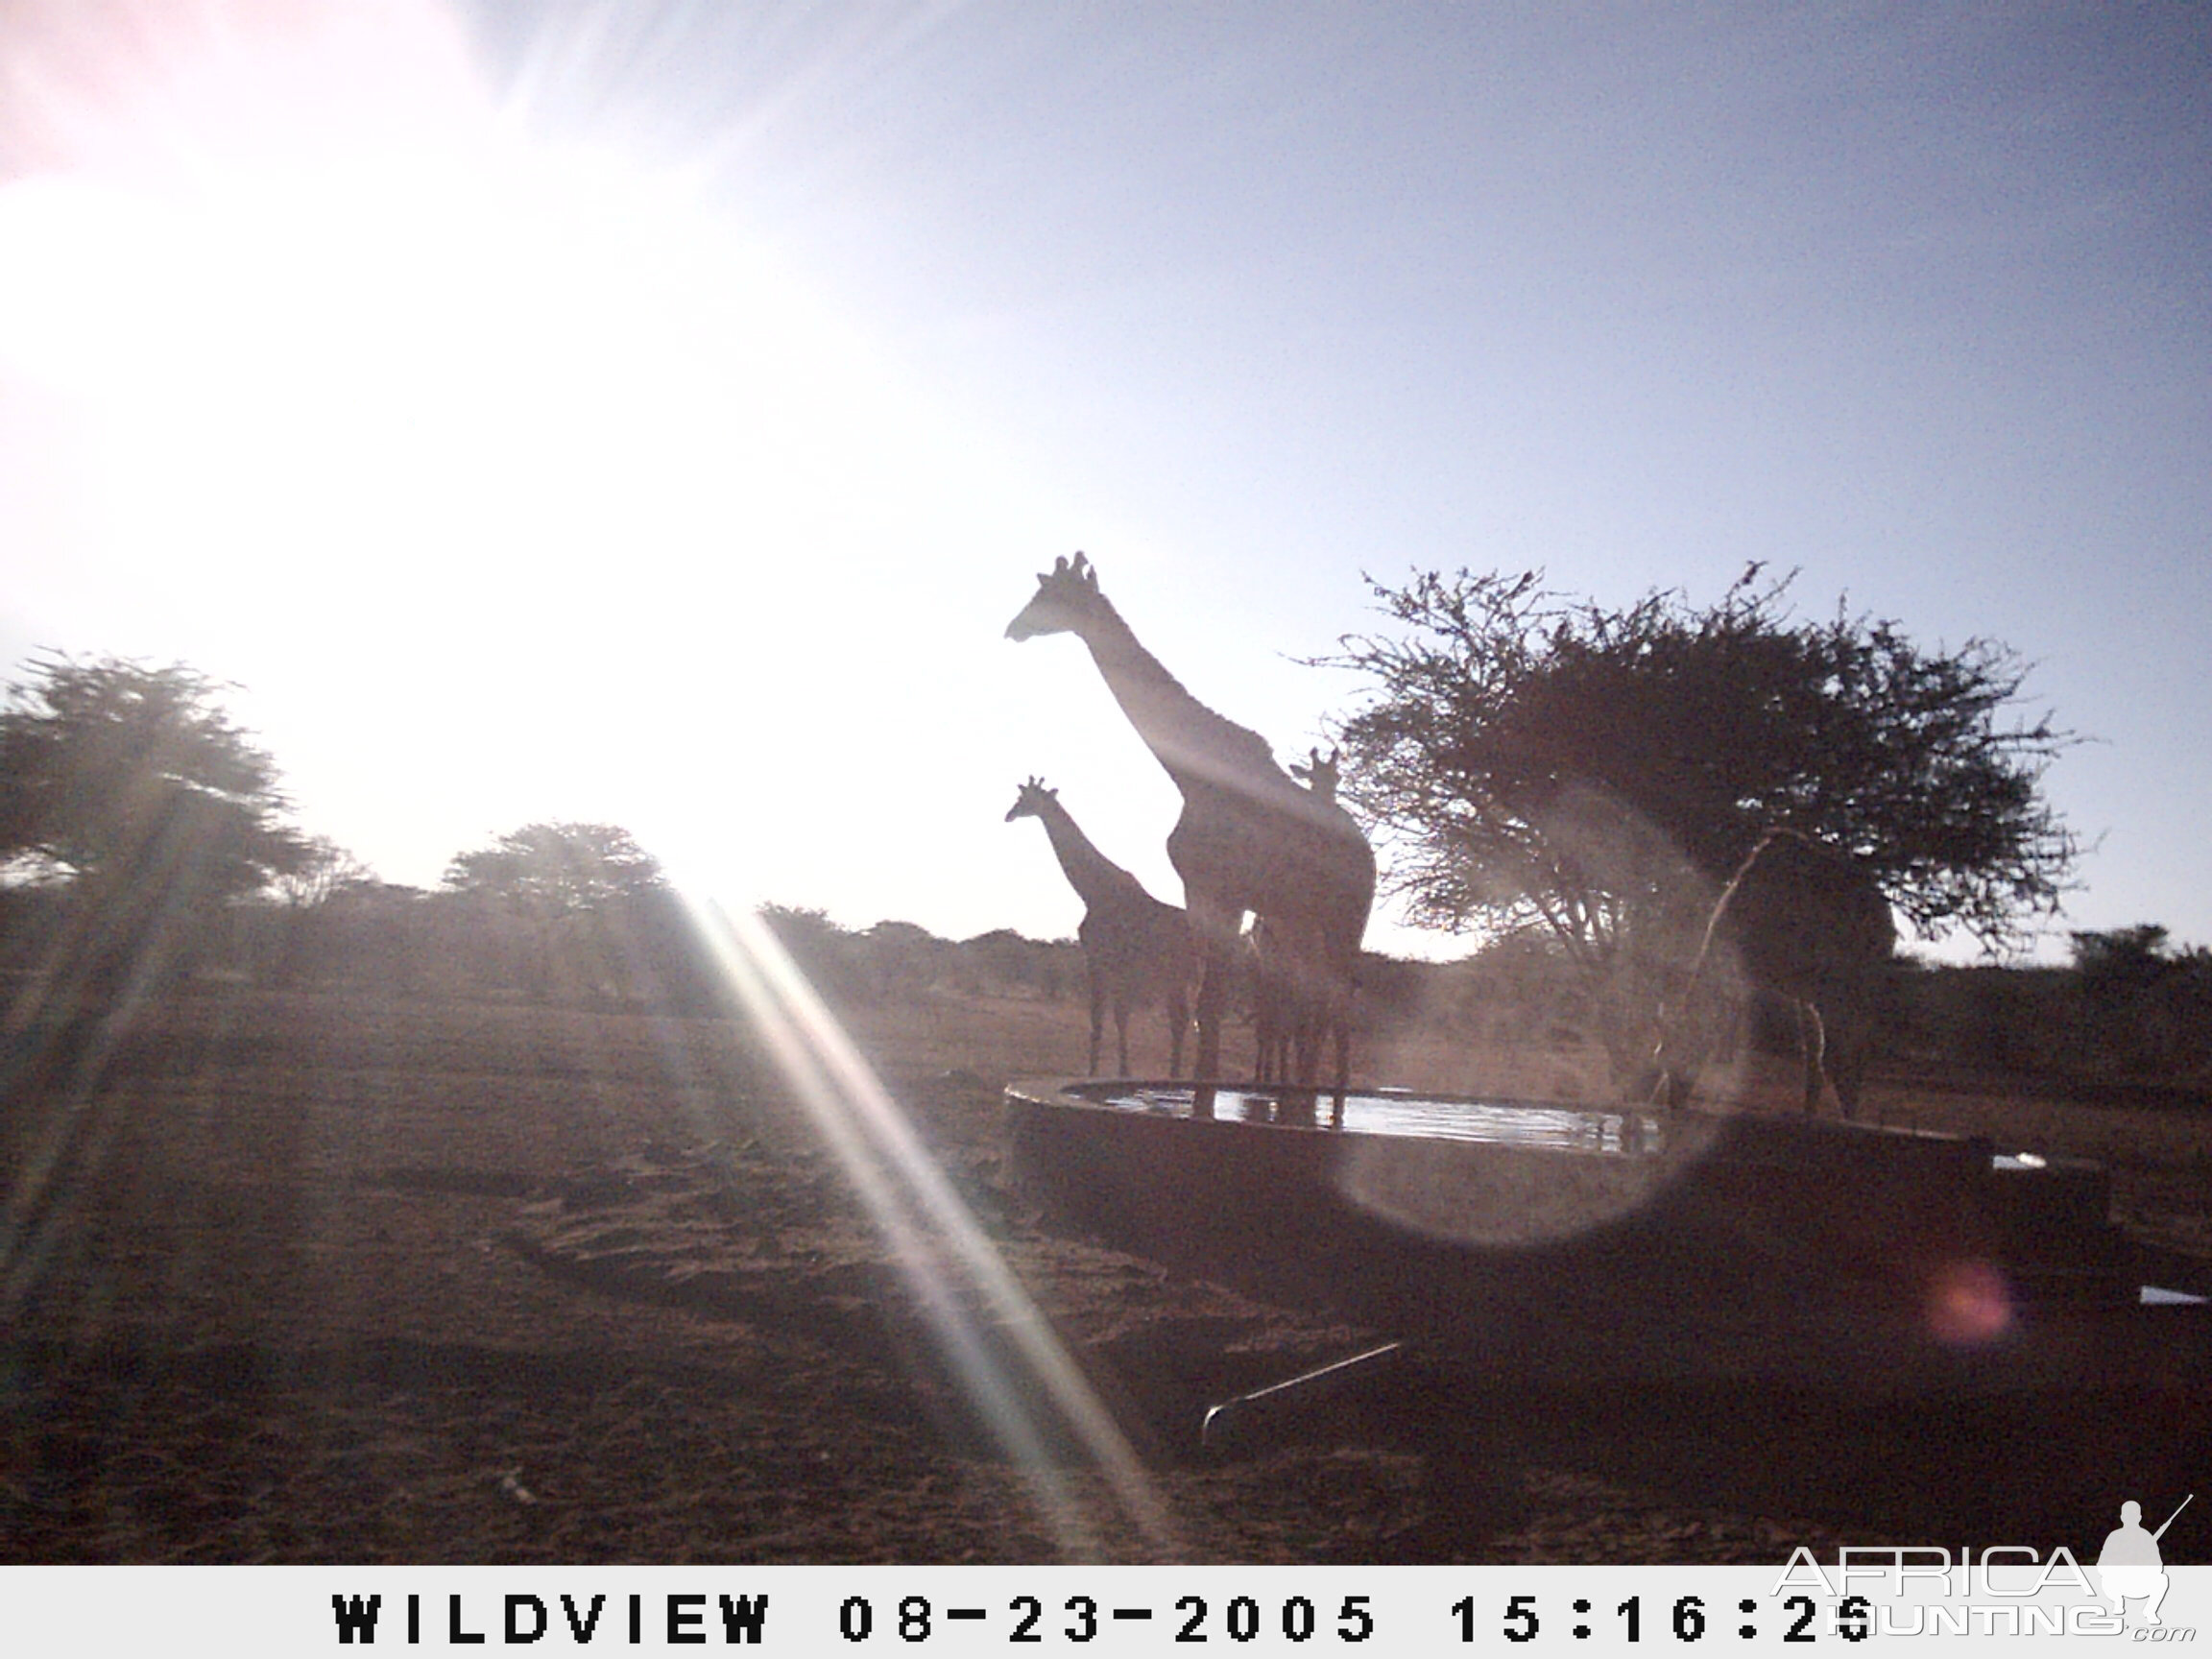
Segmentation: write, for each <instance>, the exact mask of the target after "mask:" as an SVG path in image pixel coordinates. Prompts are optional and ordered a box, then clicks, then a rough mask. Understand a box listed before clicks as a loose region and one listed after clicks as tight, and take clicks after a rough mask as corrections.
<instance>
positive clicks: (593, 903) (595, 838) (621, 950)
mask: <svg viewBox="0 0 2212 1659" xmlns="http://www.w3.org/2000/svg"><path fill="white" fill-rule="evenodd" d="M445 886H446V888H447V890H448V891H449V892H451V893H454V894H457V895H460V896H462V897H464V898H473V899H477V900H480V901H483V902H489V903H490V904H492V905H493V906H495V912H496V914H497V915H498V916H499V918H500V920H499V925H498V926H496V927H495V928H494V932H495V933H497V934H502V935H504V936H505V943H506V946H507V950H506V952H505V953H506V954H507V955H508V956H509V957H510V958H511V962H510V966H509V968H508V969H507V970H506V971H507V972H508V973H511V974H513V975H514V976H515V977H516V978H517V979H518V980H519V981H520V983H521V984H522V986H523V987H524V989H525V990H527V991H528V992H529V994H530V995H531V996H532V997H534V998H541V999H542V998H546V997H550V996H552V995H553V994H554V993H555V992H556V991H564V992H565V993H568V994H572V995H586V996H597V995H602V994H605V993H607V992H608V991H609V990H610V988H611V987H613V986H616V985H618V984H620V983H622V982H623V981H624V980H625V979H626V978H627V977H630V976H631V975H629V974H626V972H625V970H624V966H623V964H624V961H625V959H626V958H628V957H630V956H633V955H635V954H636V949H637V931H638V928H639V926H640V925H641V924H642V925H644V926H648V927H651V928H661V929H664V928H665V927H666V926H668V925H669V923H670V920H671V918H672V917H673V915H674V912H675V909H676V906H675V905H674V902H673V900H674V896H673V894H672V893H671V892H670V891H669V888H668V884H667V881H666V879H665V878H663V876H662V875H661V864H660V861H659V860H658V859H656V858H655V857H654V856H653V855H652V854H650V853H648V852H646V851H645V850H644V849H643V848H642V847H640V846H638V845H637V840H636V839H635V838H634V837H633V836H632V835H631V833H630V831H629V830H627V829H622V828H620V827H619V826H617V825H613V824H573V823H558V824H548V823H539V824H525V825H523V826H522V828H521V829H516V830H513V831H511V832H509V833H508V834H505V835H502V836H500V837H499V838H498V839H497V840H496V841H494V842H493V844H492V845H491V846H489V847H480V848H477V849H476V850H474V851H472V852H468V853H462V854H456V855H455V856H454V858H453V860H452V862H451V863H449V864H447V865H446V867H445ZM482 943H485V941H479V944H482Z"/></svg>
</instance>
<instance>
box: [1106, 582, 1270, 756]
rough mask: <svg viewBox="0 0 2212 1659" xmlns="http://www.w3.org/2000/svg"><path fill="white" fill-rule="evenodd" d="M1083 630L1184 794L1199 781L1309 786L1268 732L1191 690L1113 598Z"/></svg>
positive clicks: (1124, 707) (1134, 721)
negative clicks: (1285, 762)
mask: <svg viewBox="0 0 2212 1659" xmlns="http://www.w3.org/2000/svg"><path fill="white" fill-rule="evenodd" d="M1077 633H1078V634H1079V636H1080V637H1081V638H1082V640H1083V643H1084V644H1086V645H1088V646H1089V647H1090V648H1091V660H1092V661H1094V662H1095V663H1096V664H1097V665H1098V672H1099V674H1100V675H1101V676H1102V677H1103V678H1104V679H1105V681H1106V685H1107V688H1108V689H1109V690H1111V691H1112V692H1113V693H1114V700H1115V701H1116V702H1117V703H1118V704H1120V705H1121V712H1122V713H1123V714H1125V715H1127V716H1128V717H1129V724H1130V725H1132V726H1134V727H1135V728H1136V729H1137V734H1138V736H1140V737H1142V739H1143V740H1144V745H1145V747H1146V748H1148V749H1150V750H1151V751H1152V753H1153V755H1154V757H1156V758H1157V759H1158V760H1159V762H1160V764H1161V765H1162V766H1164V767H1166V770H1167V776H1168V777H1169V778H1171V779H1173V780H1174V781H1175V783H1176V786H1177V787H1178V788H1181V789H1183V790H1184V792H1185V793H1186V794H1188V793H1189V792H1190V785H1191V784H1193V783H1196V784H1200V785H1204V784H1214V785H1230V786H1236V787H1238V788H1240V790H1242V791H1243V792H1246V793H1249V792H1252V791H1253V790H1255V789H1259V790H1262V791H1279V790H1292V791H1296V792H1297V793H1298V794H1300V795H1303V794H1304V791H1303V790H1300V789H1299V788H1298V785H1297V784H1295V783H1293V782H1292V781H1290V779H1289V778H1288V776H1287V775H1286V774H1285V773H1284V772H1283V770H1282V769H1281V768H1280V767H1278V766H1277V765H1276V764H1275V757H1274V754H1273V752H1272V751H1271V750H1270V749H1269V748H1268V747H1267V742H1266V739H1265V738H1263V737H1262V736H1261V735H1260V734H1259V733H1257V732H1252V731H1248V730H1247V729H1246V728H1244V727H1242V726H1239V725H1238V724H1237V723H1236V722H1235V721H1233V720H1227V719H1224V718H1222V716H1220V715H1218V714H1216V713H1214V710H1213V709H1209V708H1207V707H1206V705H1205V704H1203V703H1201V702H1199V701H1198V699H1197V698H1195V697H1193V696H1191V695H1190V692H1189V691H1188V690H1186V689H1185V688H1184V686H1183V683H1182V682H1181V681H1179V680H1177V679H1176V678H1175V676H1174V675H1172V674H1170V673H1168V672H1167V670H1166V668H1165V667H1163V666H1162V665H1161V662H1160V660H1159V659H1158V658H1157V657H1155V656H1153V655H1152V653H1151V652H1149V651H1147V650H1145V649H1144V647H1143V646H1142V644H1140V643H1139V642H1138V639H1137V636H1136V635H1135V634H1133V633H1131V632H1130V629H1129V624H1128V623H1126V622H1124V621H1122V620H1121V615H1120V613H1119V612H1118V611H1116V610H1115V609H1114V607H1113V606H1112V605H1111V604H1108V603H1106V602H1105V601H1103V600H1101V601H1100V604H1099V609H1098V612H1097V613H1095V614H1094V615H1092V616H1090V617H1088V618H1086V620H1085V622H1084V624H1083V626H1082V627H1081V628H1080V629H1078V630H1077Z"/></svg>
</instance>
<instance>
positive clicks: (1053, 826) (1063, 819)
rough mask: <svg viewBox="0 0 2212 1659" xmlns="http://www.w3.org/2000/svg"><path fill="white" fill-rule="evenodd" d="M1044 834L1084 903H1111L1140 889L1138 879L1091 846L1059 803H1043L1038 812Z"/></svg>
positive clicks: (1089, 839) (1092, 904)
mask: <svg viewBox="0 0 2212 1659" xmlns="http://www.w3.org/2000/svg"><path fill="white" fill-rule="evenodd" d="M1038 817H1039V818H1040V819H1041V820H1043V822H1044V825H1045V833H1046V835H1047V836H1048V837H1049V838H1050V839H1051V842H1052V852H1053V854H1054V856H1056V857H1057V858H1058V859H1059V860H1060V868H1061V870H1062V872H1063V873H1064V874H1065V875H1066V876H1067V878H1068V885H1069V886H1070V887H1072V888H1074V889H1075V892H1076V895H1077V896H1078V897H1079V898H1080V899H1081V900H1082V901H1083V902H1084V903H1085V904H1086V905H1089V906H1093V907H1096V906H1098V905H1101V904H1112V903H1113V902H1115V900H1116V899H1117V898H1121V899H1126V898H1127V897H1128V896H1129V894H1130V893H1131V892H1142V887H1141V886H1140V884H1139V882H1138V880H1137V878H1136V877H1134V876H1132V875H1130V874H1129V872H1128V871H1126V870H1124V869H1122V868H1121V866H1120V865H1118V864H1117V863H1115V862H1114V861H1113V860H1112V859H1110V858H1108V857H1107V856H1106V854H1103V853H1101V852H1099V851H1098V849H1097V848H1095V847H1094V846H1092V845H1091V838H1090V837H1089V836H1088V835H1086V834H1084V833H1083V831H1082V830H1081V829H1077V828H1076V826H1075V820H1074V819H1072V818H1070V816H1069V815H1068V808H1067V807H1065V806H1063V805H1060V803H1059V802H1057V801H1053V802H1049V803H1047V804H1046V807H1045V809H1044V810H1043V811H1041V812H1040V813H1038Z"/></svg>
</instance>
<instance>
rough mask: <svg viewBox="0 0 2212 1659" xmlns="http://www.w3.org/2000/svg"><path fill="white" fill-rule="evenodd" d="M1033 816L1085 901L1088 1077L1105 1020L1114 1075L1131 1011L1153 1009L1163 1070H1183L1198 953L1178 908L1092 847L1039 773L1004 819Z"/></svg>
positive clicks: (1124, 1070) (1122, 1060)
mask: <svg viewBox="0 0 2212 1659" xmlns="http://www.w3.org/2000/svg"><path fill="white" fill-rule="evenodd" d="M1017 818H1035V819H1037V820H1038V821H1039V822H1040V823H1042V824H1043V825H1044V826H1045V834H1046V838H1047V839H1048V840H1050V842H1051V843H1052V852H1053V854H1054V855H1055V856H1056V857H1057V858H1058V859H1059V860H1060V869H1061V872H1062V873H1063V874H1064V875H1066V877H1067V878H1068V884H1069V885H1070V887H1072V888H1074V889H1075V893H1076V896H1077V897H1078V898H1080V899H1081V900H1082V901H1083V906H1084V908H1083V921H1082V924H1081V926H1078V927H1077V928H1076V929H1075V937H1076V940H1077V942H1078V943H1080V944H1081V945H1082V947H1083V967H1084V972H1085V974H1086V975H1087V976H1088V978H1089V980H1090V987H1091V1062H1090V1070H1091V1075H1093V1076H1094V1077H1095V1076H1096V1075H1097V1074H1098V1049H1099V1046H1100V1045H1101V1042H1102V1040H1103V1037H1104V1031H1105V1020H1106V1016H1107V1014H1108V1013H1109V1012H1111V1013H1112V1015H1113V1017H1114V1037H1115V1044H1116V1058H1117V1061H1118V1065H1119V1068H1120V1070H1119V1073H1118V1074H1119V1075H1120V1076H1123V1077H1127V1076H1129V1075H1131V1072H1130V1070H1129V1021H1130V1017H1131V1016H1132V1015H1134V1014H1136V1013H1139V1012H1140V1011H1142V1010H1143V1009H1146V1008H1153V1007H1158V1008H1161V1009H1163V1010H1164V1011H1165V1012H1166V1019H1167V1075H1168V1076H1169V1077H1175V1076H1179V1075H1180V1074H1181V1072H1182V1070H1183V1035H1184V1032H1185V1031H1186V1030H1188V1029H1189V1027H1190V982H1191V980H1192V978H1193V977H1194V976H1195V974H1196V969H1197V953H1196V950H1195V948H1194V946H1193V945H1192V943H1191V938H1190V922H1189V920H1188V919H1187V918H1186V917H1185V916H1184V914H1183V912H1182V911H1181V910H1179V909H1177V908H1176V907H1175V906H1174V905H1172V904H1166V903H1163V902H1161V901H1159V900H1157V899H1155V898H1153V897H1152V895H1151V894H1149V893H1147V892H1146V891H1145V890H1144V885H1143V883H1142V882H1141V881H1139V880H1138V879H1137V878H1136V877H1134V876H1132V875H1131V874H1130V873H1129V872H1128V871H1126V870H1124V869H1122V868H1121V867H1120V866H1119V865H1118V864H1116V863H1114V862H1113V861H1112V860H1111V859H1109V858H1108V857H1107V856H1106V855H1105V854H1103V853H1100V852H1099V851H1098V849H1097V848H1096V847H1094V846H1093V845H1092V843H1091V838H1090V837H1089V836H1087V835H1085V834H1084V833H1083V831H1082V829H1080V828H1078V827H1077V825H1076V823H1075V820H1074V818H1073V817H1071V816H1070V814H1069V811H1068V808H1067V807H1065V806H1063V805H1060V795H1059V792H1058V791H1057V790H1054V789H1047V788H1046V787H1045V785H1044V783H1043V781H1041V780H1039V779H1035V778H1032V779H1030V780H1029V781H1028V782H1026V783H1024V784H1022V789H1021V793H1020V794H1019V795H1017V796H1016V797H1015V801H1014V805H1012V806H1011V807H1010V808H1008V810H1007V813H1006V822H1007V823H1009V824H1011V823H1013V822H1014V820H1015V819H1017Z"/></svg>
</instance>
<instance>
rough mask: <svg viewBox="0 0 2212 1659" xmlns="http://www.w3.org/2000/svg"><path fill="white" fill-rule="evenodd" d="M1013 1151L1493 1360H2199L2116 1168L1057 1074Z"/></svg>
mask: <svg viewBox="0 0 2212 1659" xmlns="http://www.w3.org/2000/svg"><path fill="white" fill-rule="evenodd" d="M1006 1094H1007V1104H1008V1112H1009V1117H1010V1128H1011V1133H1012V1139H1013V1144H1014V1150H1015V1156H1016V1163H1017V1167H1018V1168H1019V1169H1020V1170H1021V1172H1022V1177H1023V1179H1024V1180H1025V1182H1026V1183H1027V1184H1028V1185H1029V1186H1030V1187H1031V1189H1032V1190H1034V1191H1035V1192H1036V1193H1037V1194H1038V1195H1039V1196H1040V1197H1041V1198H1042V1199H1043V1200H1044V1201H1045V1202H1046V1204H1047V1205H1048V1206H1049V1207H1050V1208H1051V1209H1053V1210H1054V1211H1056V1212H1057V1213H1058V1214H1061V1215H1062V1216H1064V1217H1066V1218H1067V1219H1068V1220H1070V1221H1071V1222H1072V1223H1074V1224H1075V1225H1077V1226H1080V1227H1082V1228H1084V1229H1085V1230H1088V1231H1090V1232H1093V1233H1095V1234H1097V1235H1099V1236H1100V1237H1102V1238H1105V1239H1107V1240H1108V1241H1109V1242H1111V1243H1114V1244H1116V1245H1118V1246H1119V1247H1121V1248H1124V1249H1127V1250H1130V1251H1132V1252H1134V1253H1137V1254H1141V1255H1144V1256H1147V1257H1150V1258H1152V1259H1154V1260H1157V1261H1160V1262H1166V1263H1167V1264H1169V1265H1171V1266H1174V1267H1176V1268H1178V1269H1180V1270H1183V1271H1187V1272H1190V1273H1193V1274H1197V1275H1200V1276H1204V1277H1210V1278H1214V1279H1217V1280H1220V1281H1222V1282H1225V1283H1229V1284H1233V1285H1236V1286H1239V1287H1241V1288H1244V1289H1246V1290H1248V1291H1250V1292H1253V1293H1255V1294H1259V1295H1262V1296H1263V1297H1266V1298H1269V1299H1272V1300H1276V1301H1279V1302H1283V1303H1286V1304H1287V1305H1291V1306H1297V1307H1303V1308H1309V1309H1313V1310H1321V1311H1326V1312H1329V1313H1332V1314H1334V1315H1336V1316H1340V1317H1343V1318H1345V1319H1348V1320H1351V1321H1353V1322H1355V1323H1358V1324H1360V1325H1364V1326H1367V1327H1370V1328H1372V1329H1374V1330H1377V1331H1379V1332H1382V1333H1384V1334H1389V1335H1392V1336H1402V1337H1408V1338H1411V1339H1414V1340H1416V1341H1418V1342H1419V1343H1421V1344H1422V1345H1423V1346H1424V1347H1425V1348H1427V1349H1429V1350H1431V1352H1436V1353H1441V1354H1445V1355H1449V1356H1450V1357H1452V1358H1455V1360H1458V1361H1461V1362H1464V1363H1467V1364H1470V1365H1474V1366H1476V1367H1478V1368H1479V1369H1483V1370H1490V1371H1497V1372H1501V1373H1510V1374H1513V1375H1516V1376H1527V1375H1532V1374H1533V1375H1551V1376H1559V1377H1572V1378H1575V1379H1577V1380H1584V1381H1588V1380H1596V1379H1605V1378H1612V1377H1621V1376H1637V1375H1651V1376H1663V1377H1668V1378H1675V1379H1685V1378H1689V1379H1720V1378H1748V1377H1761V1378H1768V1379H1774V1380H1784V1381H1793V1382H1805V1383H1819V1384H1823V1385H1833V1386H1841V1387H1845V1388H1849V1389H1854V1390H1863V1391H1868V1392H1876V1393H1887V1392H1898V1391H1906V1392H1912V1391H1925V1390H1970V1391H1979V1390H1984V1389H1998V1390H2010V1389H2017V1388H2037V1387H2056V1386H2078V1385H2084V1384H2096V1383H2105V1382H2110V1381H2114V1380H2116V1379H2118V1380H2138V1379H2140V1378H2142V1377H2147V1376H2164V1375H2166V1374H2168V1373H2171V1372H2175V1371H2176V1368H2177V1367H2178V1368H2179V1369H2180V1370H2182V1371H2186V1372H2188V1373H2189V1374H2190V1375H2191V1376H2200V1375H2201V1374H2202V1373H2203V1372H2204V1371H2205V1370H2206V1369H2207V1364H2208V1361H2212V1343H2208V1341H2207V1327H2206V1318H2205V1310H2204V1309H2202V1308H2201V1307H2199V1306H2194V1305H2191V1306H2181V1307H2160V1308H2155V1309H2153V1308H2146V1307H2145V1306H2143V1305H2142V1300H2141V1292H2140V1289H2139V1272H2138V1269H2139V1263H2138V1262H2137V1261H2136V1259H2135V1256H2134V1254H2133V1252H2132V1250H2131V1247H2130V1246H2129V1245H2128V1241H2127V1240H2126V1239H2125V1238H2123V1237H2122V1235H2120V1233H2119V1232H2118V1231H2117V1230H2116V1229H2114V1228H2113V1227H2112V1226H2111V1225H2110V1224H2109V1222H2108V1220H2107V1216H2106V1209H2107V1200H2108V1189H2107V1185H2106V1182H2105V1178H2104V1171H2103V1169H2102V1168H2100V1167H2099V1166H2094V1165H2089V1164H2083V1163H2079V1162H2074V1163H2069V1162H2065V1161H2058V1160H2044V1159H2036V1158H2032V1157H2023V1156H2020V1155H2016V1154H2010V1153H2007V1152H2003V1151H2000V1150H1998V1149H1996V1148H1994V1147H1992V1146H1991V1144H1990V1143H1989V1142H1986V1141H1982V1140H1977V1139H1969V1138H1963V1137H1957V1136H1944V1135H1930V1134H1921V1133H1915V1132H1910V1131H1904V1130H1894V1129H1881V1128H1873V1127H1868V1126H1863V1125H1856V1124H1845V1123H1837V1122H1831V1121H1825V1120H1813V1119H1805V1118H1754V1117H1723V1116H1712V1115H1706V1114H1698V1113H1689V1112H1679V1113H1664V1112H1656V1113H1655V1112H1644V1111H1636V1110H1625V1111H1624V1110H1623V1109H1621V1108H1604V1107H1592V1106H1583V1105H1575V1104H1545V1103H1535V1102H1525V1101H1511V1100H1498V1099H1476V1098H1462V1097H1450V1096H1417V1095H1413V1094H1407V1093H1403V1092H1398V1091H1390V1090H1373V1091H1367V1092H1362V1093H1357V1094H1350V1095H1348V1096H1347V1097H1346V1098H1345V1099H1344V1100H1343V1101H1342V1103H1341V1106H1338V1105H1337V1103H1336V1102H1335V1101H1334V1099H1333V1097H1332V1096H1330V1095H1329V1094H1326V1093H1324V1094H1321V1095H1320V1096H1319V1097H1318V1099H1316V1098H1315V1097H1314V1096H1313V1095H1311V1094H1300V1093H1297V1092H1284V1091H1276V1090H1266V1089H1242V1088H1233V1087H1230V1086H1226V1085H1222V1086H1216V1087H1214V1088H1213V1089H1211V1090H1202V1091H1201V1090H1194V1089H1193V1088H1192V1087H1191V1086H1190V1085H1189V1084H1176V1083H1166V1082H1148V1081H1139V1080H1112V1081H1097V1080H1086V1081H1071V1080H1065V1079H1048V1080H1043V1081H1036V1082H1024V1083H1016V1084H1014V1085H1011V1086H1010V1087H1009V1088H1008V1090H1007V1092H1006Z"/></svg>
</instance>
